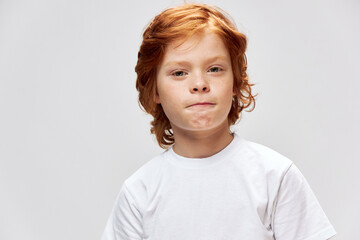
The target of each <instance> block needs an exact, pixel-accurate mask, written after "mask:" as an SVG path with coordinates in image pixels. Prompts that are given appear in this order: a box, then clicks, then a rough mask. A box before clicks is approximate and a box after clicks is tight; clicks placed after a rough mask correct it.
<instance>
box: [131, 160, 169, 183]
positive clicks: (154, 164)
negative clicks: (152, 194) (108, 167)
mask: <svg viewBox="0 0 360 240" xmlns="http://www.w3.org/2000/svg"><path fill="white" fill-rule="evenodd" d="M163 154H164V153H161V154H159V155H157V156H155V157H153V158H151V159H150V160H149V161H147V162H146V163H145V164H143V165H142V166H141V167H139V168H138V169H137V170H136V171H135V172H133V173H132V174H131V175H130V176H129V177H128V178H127V179H125V181H124V184H125V185H127V187H129V188H131V186H133V185H136V184H141V183H143V184H145V182H149V181H151V179H153V178H154V177H156V176H158V175H159V173H160V172H161V171H162V170H163V168H164V167H165V165H164V160H163Z"/></svg>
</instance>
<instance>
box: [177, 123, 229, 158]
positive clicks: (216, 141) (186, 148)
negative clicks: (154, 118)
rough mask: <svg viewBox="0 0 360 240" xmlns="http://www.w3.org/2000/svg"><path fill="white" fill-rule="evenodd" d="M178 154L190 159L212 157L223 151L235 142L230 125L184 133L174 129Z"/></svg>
mask: <svg viewBox="0 0 360 240" xmlns="http://www.w3.org/2000/svg"><path fill="white" fill-rule="evenodd" d="M173 132H174V139H175V144H174V146H173V150H174V152H175V153H176V154H178V155H180V156H183V157H188V158H205V157H210V156H212V155H214V154H216V153H218V152H220V151H221V150H223V149H224V148H225V147H226V146H227V145H229V144H230V142H231V141H232V140H233V138H234V136H233V135H232V134H231V133H230V128H229V125H228V124H227V122H226V124H223V125H222V126H220V127H219V128H218V129H211V130H204V131H184V130H181V131H180V130H179V129H176V128H173Z"/></svg>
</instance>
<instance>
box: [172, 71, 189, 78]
mask: <svg viewBox="0 0 360 240" xmlns="http://www.w3.org/2000/svg"><path fill="white" fill-rule="evenodd" d="M171 75H173V76H175V77H182V76H185V75H186V73H185V72H184V71H176V72H173V73H172V74H171Z"/></svg>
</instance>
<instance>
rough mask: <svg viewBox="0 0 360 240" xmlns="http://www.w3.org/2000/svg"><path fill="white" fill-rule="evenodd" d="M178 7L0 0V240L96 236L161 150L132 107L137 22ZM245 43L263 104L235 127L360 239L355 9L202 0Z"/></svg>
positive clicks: (319, 1)
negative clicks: (285, 163)
mask: <svg viewBox="0 0 360 240" xmlns="http://www.w3.org/2000/svg"><path fill="white" fill-rule="evenodd" d="M181 2H182V1H163V0H162V1H161V0H156V1H139V0H133V1H128V2H125V1H115V0H101V1H100V0H93V1H85V0H83V1H80V0H76V1H74V0H71V1H70V0H65V1H64V0H61V1H60V0H53V1H45V0H34V1H21V0H18V1H17V0H0V79H1V81H0V114H1V117H0V239H1V240H15V239H16V240H20V239H26V240H48V239H51V240H60V239H61V240H65V239H66V240H70V239H74V240H75V239H76V240H78V239H100V236H101V234H102V231H103V229H104V227H105V223H106V220H107V218H108V216H109V214H110V211H111V208H112V206H113V203H114V201H115V197H116V195H117V194H118V191H119V190H120V187H121V184H122V182H123V181H124V180H125V179H126V178H127V177H128V176H130V174H131V173H133V172H134V171H135V170H136V169H138V168H139V167H140V166H141V165H143V164H144V163H145V162H147V161H148V160H149V159H150V158H151V157H152V156H154V155H156V154H158V153H160V152H162V151H163V150H162V149H160V148H159V147H158V146H157V144H156V141H155V138H154V137H153V136H151V135H150V134H149V126H150V124H149V122H150V119H151V118H150V117H149V116H147V115H146V114H145V113H143V112H142V111H141V110H140V109H139V108H138V105H137V92H136V90H135V78H136V75H135V73H134V66H135V64H136V57H137V51H138V48H139V46H140V42H141V34H142V31H143V30H144V27H145V26H146V25H147V24H148V22H149V21H150V20H151V18H152V17H154V16H155V15H156V14H158V13H160V12H161V11H162V10H164V9H165V8H167V7H170V6H174V5H177V4H179V3H181ZM208 3H213V4H217V5H218V6H220V7H221V8H223V9H224V10H226V11H227V12H228V13H230V15H232V17H233V18H234V20H235V22H236V23H237V25H238V28H239V29H240V31H242V32H244V33H245V34H246V35H247V36H248V40H249V46H248V51H247V56H248V63H249V64H248V66H249V76H250V79H251V80H252V81H253V82H254V83H256V87H254V91H255V92H258V93H259V96H258V98H257V99H258V101H257V106H256V108H255V110H254V111H253V112H252V113H245V114H244V116H243V119H242V121H241V122H240V124H238V125H237V126H236V127H235V128H234V129H235V130H236V131H237V132H238V133H239V135H241V136H242V137H244V138H247V139H249V140H252V141H255V142H259V143H262V144H264V145H266V146H269V147H271V148H273V149H275V150H276V151H278V152H280V153H282V154H283V155H285V156H287V157H289V158H290V159H292V160H293V161H294V162H295V164H296V165H297V166H298V167H299V168H300V170H301V171H302V173H303V174H304V176H305V177H306V179H307V180H308V182H309V184H310V186H311V187H312V189H313V191H314V192H315V195H316V196H317V197H318V199H319V201H320V203H321V205H322V207H323V209H324V211H325V212H326V214H327V216H328V217H329V219H330V221H331V223H332V224H333V225H334V227H335V229H336V230H337V232H338V234H337V236H336V237H334V238H333V239H360V230H359V229H360V228H359V227H358V223H359V222H358V216H359V213H360V211H359V210H360V204H359V202H360V194H359V180H360V177H359V173H358V172H359V167H360V164H359V154H358V152H359V148H360V146H359V134H360V131H359V130H360V128H359V122H360V114H359V106H358V105H359V102H360V97H359V95H358V94H357V93H358V92H359V90H360V89H359V87H360V83H359V80H360V74H359V71H357V70H358V68H359V56H360V48H359V43H360V14H359V13H360V4H359V1H357V0H342V1H340V0H339V1H333V0H330V1H328V0H315V1H314V0H303V1H280V0H276V1H266V0H263V1H260V0H256V1H234V0H233V1H226V0H222V1H208Z"/></svg>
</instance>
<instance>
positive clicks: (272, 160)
mask: <svg viewBox="0 0 360 240" xmlns="http://www.w3.org/2000/svg"><path fill="white" fill-rule="evenodd" d="M238 158H242V159H243V160H244V161H245V162H246V164H245V166H248V167H249V168H251V169H256V170H258V171H259V173H260V174H267V175H276V176H277V177H278V178H279V177H280V178H281V177H283V176H284V175H285V174H286V172H287V171H288V169H289V168H290V167H291V166H292V165H293V161H292V160H290V159H289V158H288V157H286V156H284V155H282V154H281V153H279V152H278V151H276V150H274V149H271V148H270V147H267V146H265V145H263V144H260V143H256V142H252V141H250V140H247V139H240V141H239V146H238ZM242 167H243V164H242Z"/></svg>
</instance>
